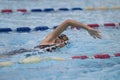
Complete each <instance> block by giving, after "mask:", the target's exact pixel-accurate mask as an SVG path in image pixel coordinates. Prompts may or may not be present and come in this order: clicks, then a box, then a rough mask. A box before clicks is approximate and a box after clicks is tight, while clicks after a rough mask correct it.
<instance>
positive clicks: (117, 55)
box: [71, 53, 120, 59]
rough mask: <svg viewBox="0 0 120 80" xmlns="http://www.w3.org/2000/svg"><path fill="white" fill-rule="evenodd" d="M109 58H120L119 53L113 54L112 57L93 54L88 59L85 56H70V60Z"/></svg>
mask: <svg viewBox="0 0 120 80" xmlns="http://www.w3.org/2000/svg"><path fill="white" fill-rule="evenodd" d="M110 57H120V53H115V54H113V55H109V54H95V55H93V56H92V57H88V56H86V55H83V56H72V57H71V58H72V59H108V58H110Z"/></svg>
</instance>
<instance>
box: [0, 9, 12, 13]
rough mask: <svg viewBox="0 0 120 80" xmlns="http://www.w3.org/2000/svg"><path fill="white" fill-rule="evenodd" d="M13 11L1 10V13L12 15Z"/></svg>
mask: <svg viewBox="0 0 120 80" xmlns="http://www.w3.org/2000/svg"><path fill="white" fill-rule="evenodd" d="M12 12H13V11H12V10H11V9H3V10H1V13H12Z"/></svg>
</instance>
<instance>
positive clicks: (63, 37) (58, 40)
mask: <svg viewBox="0 0 120 80" xmlns="http://www.w3.org/2000/svg"><path fill="white" fill-rule="evenodd" d="M68 40H69V38H68V37H67V36H66V35H65V34H61V35H59V36H58V37H57V38H56V39H55V43H57V44H61V43H65V42H67V41H68Z"/></svg>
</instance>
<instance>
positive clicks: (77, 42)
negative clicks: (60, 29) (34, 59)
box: [0, 0, 120, 80]
mask: <svg viewBox="0 0 120 80" xmlns="http://www.w3.org/2000/svg"><path fill="white" fill-rule="evenodd" d="M65 1H66V0H61V1H59V3H58V0H54V1H53V0H52V1H48V0H30V1H29V2H28V0H22V1H17V0H12V1H10V0H6V1H0V9H3V8H11V9H18V8H26V9H29V10H30V9H32V8H47V7H53V8H59V7H68V8H71V7H76V6H77V7H79V6H80V7H83V8H84V7H86V6H94V7H99V6H108V7H110V6H116V5H118V6H119V2H120V1H119V0H116V2H115V1H113V0H111V1H109V0H106V1H103V2H102V1H101V0H96V1H94V2H91V1H90V0H86V1H85V0H81V1H73V0H69V2H68V3H65ZM18 2H19V4H18ZM28 3H29V4H28ZM50 3H51V4H50ZM56 3H58V4H56ZM81 3H82V4H81ZM88 3H89V4H88ZM103 3H104V4H103ZM4 4H7V5H4ZM48 4H49V5H48ZM11 5H12V6H11ZM119 12H120V11H119V10H105V11H101V10H97V11H74V12H73V11H69V12H53V13H27V14H21V13H17V12H14V13H11V14H1V13H0V25H1V26H0V28H3V27H9V28H12V29H14V30H15V29H16V28H17V27H26V26H27V27H30V28H32V29H33V28H34V27H37V26H48V27H49V28H52V27H54V26H56V25H58V24H60V23H61V22H62V21H64V20H66V19H73V20H77V21H79V22H82V23H85V24H89V23H97V24H101V26H100V27H99V28H98V30H99V31H100V32H101V35H102V36H103V38H102V39H93V38H92V37H91V36H90V35H89V34H88V33H87V31H85V30H83V29H81V30H76V29H72V30H71V29H67V30H66V31H64V33H65V34H66V35H68V37H69V39H70V41H69V42H70V44H68V45H67V46H65V47H64V48H61V49H60V50H57V51H54V52H44V54H39V55H38V56H40V57H41V58H44V57H60V58H64V59H67V60H63V61H60V60H47V59H45V60H42V61H40V62H38V63H33V64H19V63H18V62H19V61H20V60H21V59H23V58H25V55H26V54H33V52H28V53H23V54H18V55H14V56H11V57H9V58H1V59H0V61H11V62H13V64H12V65H11V66H8V67H1V68H0V80H119V79H120V77H119V74H120V70H119V68H120V58H119V57H112V58H110V59H85V60H81V59H74V60H73V59H69V58H70V57H71V56H75V55H87V56H93V55H94V54H102V53H106V54H110V55H112V54H114V53H117V52H120V36H119V35H120V29H119V26H116V27H117V28H111V27H108V28H106V27H104V26H103V25H102V24H104V23H106V22H114V23H119V21H120V14H119ZM52 30H53V29H48V30H46V31H38V32H35V31H32V32H30V33H17V32H11V33H8V34H5V33H0V54H2V53H7V52H9V51H12V50H16V49H20V48H26V49H31V48H33V47H34V46H35V45H37V44H39V42H40V41H41V40H42V39H43V38H44V37H45V36H46V35H47V34H48V33H50V32H51V31H52Z"/></svg>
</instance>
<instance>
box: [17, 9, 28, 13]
mask: <svg viewBox="0 0 120 80" xmlns="http://www.w3.org/2000/svg"><path fill="white" fill-rule="evenodd" d="M17 12H23V13H26V12H27V9H17Z"/></svg>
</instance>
